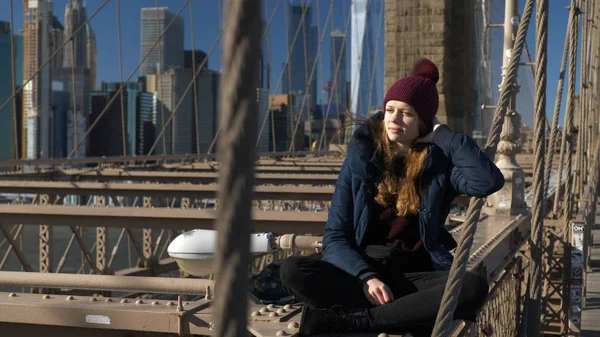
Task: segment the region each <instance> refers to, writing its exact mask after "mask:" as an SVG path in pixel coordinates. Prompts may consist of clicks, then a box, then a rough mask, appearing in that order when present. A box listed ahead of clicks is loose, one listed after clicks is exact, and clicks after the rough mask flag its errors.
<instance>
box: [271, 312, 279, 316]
mask: <svg viewBox="0 0 600 337" xmlns="http://www.w3.org/2000/svg"><path fill="white" fill-rule="evenodd" d="M277 316H279V314H278V313H276V312H272V313H270V314H269V317H277Z"/></svg>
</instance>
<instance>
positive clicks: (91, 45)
mask: <svg viewBox="0 0 600 337" xmlns="http://www.w3.org/2000/svg"><path fill="white" fill-rule="evenodd" d="M85 28H86V29H85V31H86V35H87V37H86V40H87V48H86V49H87V50H86V53H85V55H86V58H87V60H86V62H85V66H86V68H88V69H89V70H90V90H91V91H95V90H96V81H97V78H96V76H97V75H96V72H97V68H98V50H97V49H96V33H94V30H93V29H92V26H91V25H90V24H89V22H88V23H87V24H86V27H85Z"/></svg>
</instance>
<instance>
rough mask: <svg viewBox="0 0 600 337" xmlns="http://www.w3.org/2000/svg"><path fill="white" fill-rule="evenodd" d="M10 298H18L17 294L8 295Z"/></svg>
mask: <svg viewBox="0 0 600 337" xmlns="http://www.w3.org/2000/svg"><path fill="white" fill-rule="evenodd" d="M8 297H17V294H15V293H10V294H8Z"/></svg>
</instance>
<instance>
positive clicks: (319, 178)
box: [0, 169, 338, 185]
mask: <svg viewBox="0 0 600 337" xmlns="http://www.w3.org/2000/svg"><path fill="white" fill-rule="evenodd" d="M218 177H219V173H218V172H165V171H124V170H118V169H106V170H94V171H89V170H64V171H63V170H60V171H51V172H42V173H23V174H11V175H3V176H2V175H0V180H4V181H6V180H13V181H14V180H32V181H153V182H160V183H182V182H188V183H194V184H210V183H216V182H217V179H218ZM337 177H338V175H337V174H293V173H290V174H273V173H257V174H256V176H255V179H254V180H255V183H256V184H257V185H266V184H290V185H335V182H336V180H337Z"/></svg>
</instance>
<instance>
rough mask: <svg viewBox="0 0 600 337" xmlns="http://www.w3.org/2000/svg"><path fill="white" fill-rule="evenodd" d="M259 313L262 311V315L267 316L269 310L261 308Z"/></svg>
mask: <svg viewBox="0 0 600 337" xmlns="http://www.w3.org/2000/svg"><path fill="white" fill-rule="evenodd" d="M259 311H260V313H261V314H266V313H267V312H269V309H267V308H260V310H259Z"/></svg>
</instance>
